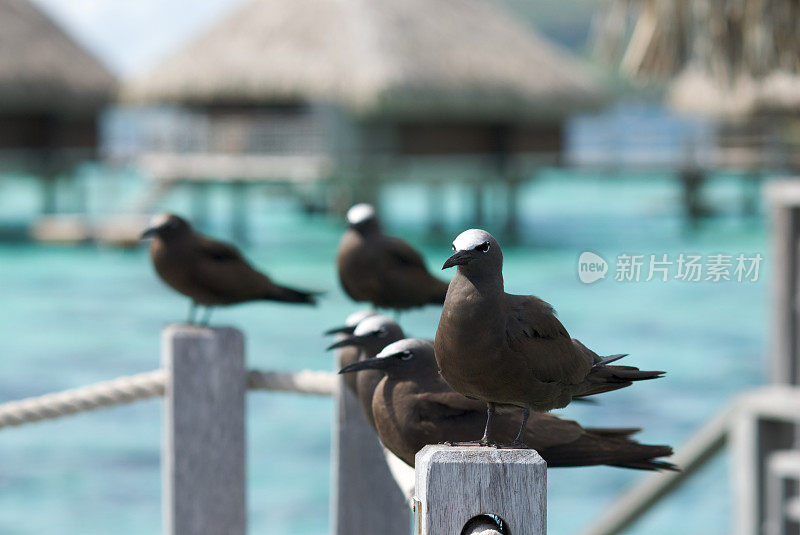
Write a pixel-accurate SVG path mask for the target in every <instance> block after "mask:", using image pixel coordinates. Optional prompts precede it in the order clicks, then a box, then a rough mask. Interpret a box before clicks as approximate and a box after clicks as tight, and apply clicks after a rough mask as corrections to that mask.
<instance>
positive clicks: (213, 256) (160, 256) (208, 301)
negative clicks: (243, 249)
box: [142, 214, 316, 325]
mask: <svg viewBox="0 0 800 535" xmlns="http://www.w3.org/2000/svg"><path fill="white" fill-rule="evenodd" d="M142 238H143V239H144V238H151V239H152V241H151V243H150V259H151V260H152V262H153V266H154V267H155V269H156V273H158V276H159V277H161V280H163V281H164V282H166V283H167V284H168V285H169V286H171V287H172V288H173V289H174V290H176V291H178V292H180V293H182V294H183V295H185V296H187V297H189V299H191V307H190V309H189V318H188V323H190V324H193V323H194V322H195V309H196V307H197V306H198V305H202V306H205V307H206V311H205V314H204V318H203V320H202V321H201V324H202V325H207V324H208V321H209V320H210V317H211V309H212V307H214V306H220V305H234V304H238V303H246V302H248V301H261V300H267V301H282V302H286V303H299V304H307V305H313V304H316V300H315V293H314V292H309V291H305V290H297V289H294V288H289V287H288V286H281V285H279V284H276V283H274V282H273V281H272V280H271V279H270V278H269V277H267V276H266V275H264V274H263V273H261V272H259V271H257V270H255V269H254V268H253V267H252V266H251V265H250V264H249V263H248V262H247V260H245V259H244V257H243V256H242V254H241V253H240V252H239V250H238V249H237V248H236V247H234V246H233V245H231V244H229V243H224V242H221V241H217V240H214V239H212V238H209V237H207V236H204V235H202V234H200V233H199V232H196V231H195V230H193V229H192V227H191V225H190V224H189V223H188V222H187V221H186V220H185V219H183V218H181V217H179V216H177V215H174V214H160V215H157V216H155V217H154V218H153V220H152V221H151V223H150V225H149V227H148V228H147V229H146V230H145V231H144V232H143V233H142Z"/></svg>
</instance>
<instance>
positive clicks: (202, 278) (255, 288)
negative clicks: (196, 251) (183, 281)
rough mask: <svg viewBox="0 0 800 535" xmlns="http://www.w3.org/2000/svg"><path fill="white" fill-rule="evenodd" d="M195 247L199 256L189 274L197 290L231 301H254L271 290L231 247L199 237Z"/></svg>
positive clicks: (262, 278) (263, 276)
mask: <svg viewBox="0 0 800 535" xmlns="http://www.w3.org/2000/svg"><path fill="white" fill-rule="evenodd" d="M198 246H199V247H200V250H201V252H202V254H201V255H199V257H198V259H197V261H196V263H195V265H193V266H192V269H191V271H190V276H191V277H192V279H193V282H194V284H195V285H196V286H197V287H199V288H203V289H204V290H205V291H207V292H211V293H213V294H215V295H224V296H227V297H228V298H231V299H233V300H238V299H256V298H258V297H260V296H261V294H263V293H264V292H266V291H267V290H268V289H269V288H271V286H272V282H271V280H270V279H269V277H267V276H266V275H264V274H263V273H260V272H259V271H256V270H255V269H253V267H252V266H251V265H250V264H249V263H248V262H247V260H246V259H245V258H244V257H243V256H242V254H241V253H240V252H239V250H238V249H237V248H236V247H234V246H233V245H229V244H226V243H223V242H218V241H216V240H212V239H210V238H206V237H202V238H201V239H199V240H198Z"/></svg>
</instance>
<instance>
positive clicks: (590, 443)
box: [540, 429, 678, 470]
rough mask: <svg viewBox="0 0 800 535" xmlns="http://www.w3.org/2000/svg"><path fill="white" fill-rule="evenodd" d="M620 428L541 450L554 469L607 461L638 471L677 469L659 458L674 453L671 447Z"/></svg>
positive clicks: (590, 433) (606, 463)
mask: <svg viewBox="0 0 800 535" xmlns="http://www.w3.org/2000/svg"><path fill="white" fill-rule="evenodd" d="M587 431H589V430H588V429H587ZM617 431H620V430H617V429H605V430H604V429H599V430H592V431H591V432H589V433H586V434H585V435H583V436H581V437H580V438H579V439H578V440H576V441H574V442H572V443H571V444H562V445H559V446H554V447H552V448H545V449H544V450H543V451H541V452H540V453H541V454H542V457H544V459H545V460H546V461H547V464H548V466H551V467H554V468H555V467H567V466H591V465H598V464H605V465H609V466H617V467H622V468H635V469H637V470H678V468H677V467H676V466H675V465H674V464H672V463H670V462H668V461H664V460H661V459H660V457H668V456H670V455H672V448H671V447H669V446H654V445H650V444H641V443H639V442H636V441H635V440H632V439H630V438H628V437H627V436H620V435H618V434H615V433H616V432H617Z"/></svg>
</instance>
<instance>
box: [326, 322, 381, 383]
mask: <svg viewBox="0 0 800 535" xmlns="http://www.w3.org/2000/svg"><path fill="white" fill-rule="evenodd" d="M377 314H378V313H377V312H375V311H374V310H370V309H364V310H359V311H358V312H353V313H352V314H350V315H349V316H347V318H345V320H344V325H343V326H341V327H334V328H333V329H328V330H327V331H325V334H326V335H331V334H333V335H336V342H335V343H334V344H333V345H331V346H330V347H328V349H329V350H330V349H337V351H336V357H337V358H338V360H339V368H343V367H345V366H347V365H349V364H352V363H354V362H358V357H359V355H360V354H361V348H360V347H358V346H357V345H356V344H351V343H349V342H348V343H341V344H340V342H342V341H343V340H348V339H350V338H351V336H350V335H352V334H353V331H354V330H355V328H356V326H357V325H358V324H359V322H361V321H362V320H364V319H366V318H369V317H371V316H376V315H377ZM375 354H376V355H377V352H376V353H375ZM356 379H357V378H356V377H355V376H352V375H349V376H347V377H345V378H344V384H345V385H346V386H347V388H349V389H350V391H351V392H353V393H355V392H356Z"/></svg>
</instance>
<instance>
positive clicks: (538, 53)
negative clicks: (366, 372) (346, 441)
mask: <svg viewBox="0 0 800 535" xmlns="http://www.w3.org/2000/svg"><path fill="white" fill-rule="evenodd" d="M798 24H800V7H798V5H797V3H796V2H794V1H791V0H785V1H781V0H771V1H765V0H695V1H692V2H690V1H688V0H604V1H598V0H557V1H556V0H503V1H501V0H495V1H488V0H424V1H423V0H402V1H401V0H380V1H379V0H255V1H253V0H236V1H230V0H228V1H225V0H193V1H191V2H190V1H189V0H158V1H156V0H139V1H138V2H108V1H103V0H71V1H69V2H65V1H63V0H0V292H2V296H3V302H2V305H3V306H2V313H0V340H2V341H3V343H2V346H3V357H2V359H0V402H5V401H11V400H14V399H18V398H23V397H27V396H34V395H40V394H44V393H47V392H52V391H57V390H62V389H66V388H73V387H77V386H81V385H84V384H89V383H92V382H95V381H101V380H106V379H110V378H113V377H117V376H120V375H127V374H132V373H138V372H142V371H147V370H150V369H152V368H155V367H157V366H158V362H159V331H160V329H161V328H162V327H164V326H166V325H167V324H169V323H172V322H176V321H182V320H183V319H184V317H185V313H186V302H185V299H184V298H182V297H181V296H178V295H177V294H175V293H174V292H172V291H170V290H168V289H167V288H166V287H165V286H164V285H163V284H162V283H160V282H159V281H158V280H157V278H156V276H155V274H154V272H153V271H152V268H151V266H150V263H149V260H148V258H147V254H146V250H145V249H144V248H143V247H141V246H140V244H139V242H138V236H139V234H140V233H141V231H142V229H143V228H144V226H145V224H146V222H147V221H148V219H149V218H150V216H151V215H152V214H154V213H158V212H161V211H174V212H176V213H179V214H182V215H184V216H186V217H187V218H189V219H190V220H191V221H193V223H194V224H195V225H196V226H197V227H198V228H199V229H201V230H202V231H204V232H207V233H209V234H213V235H215V236H218V237H221V238H224V239H227V240H231V241H234V242H236V243H237V244H238V245H240V246H241V247H242V248H243V249H244V251H245V253H246V255H247V256H248V258H250V259H251V260H252V261H253V263H254V264H256V265H257V266H258V267H260V268H262V269H264V270H265V271H267V272H268V273H270V275H272V276H273V277H274V278H275V279H277V280H279V281H282V282H286V283H287V284H291V285H293V286H297V287H304V288H314V289H318V290H321V291H324V292H326V293H325V295H324V297H323V298H322V299H321V303H320V305H319V306H318V307H317V308H315V309H312V310H309V309H305V308H295V307H288V306H281V305H279V304H270V303H264V304H252V305H246V306H240V307H235V308H230V309H220V310H217V311H216V312H215V316H214V321H213V323H214V324H216V325H235V326H237V327H239V328H241V329H242V330H243V331H244V332H245V334H246V336H247V353H248V361H249V362H248V364H249V365H250V366H251V367H257V368H261V369H279V370H299V369H303V368H310V369H332V367H333V358H332V356H331V355H330V354H328V353H326V352H325V351H324V348H325V346H326V345H327V343H329V341H327V340H325V339H324V338H323V337H322V336H321V333H322V332H323V331H324V330H325V329H327V328H329V327H332V326H336V325H339V324H341V322H342V320H343V319H344V318H345V316H346V315H347V314H349V313H351V312H353V311H355V310H358V309H359V308H361V307H360V306H358V305H356V304H354V303H352V302H350V301H349V300H348V298H347V297H346V296H345V295H344V294H343V293H342V291H341V290H340V289H339V286H338V281H337V278H336V273H335V266H334V258H335V252H336V247H337V244H338V240H339V237H340V235H341V232H342V230H343V228H344V224H343V217H342V214H343V213H344V211H346V209H347V208H348V207H349V206H350V205H351V204H353V203H354V202H371V203H374V204H375V205H376V206H377V207H378V210H379V212H380V213H381V215H382V217H383V219H384V221H385V223H386V226H387V227H388V230H389V231H390V232H391V233H393V234H398V235H402V236H404V237H405V238H406V239H407V240H409V241H410V242H411V243H413V244H414V245H415V246H418V247H419V248H420V249H421V250H422V251H423V252H424V254H425V257H426V259H427V260H428V263H429V266H430V267H431V269H435V268H437V267H438V266H439V265H441V262H443V260H444V259H445V258H446V257H447V256H448V255H449V250H450V243H451V241H452V239H453V237H454V236H456V235H457V234H458V233H460V232H461V231H462V230H464V229H466V228H470V227H482V228H486V229H487V230H489V231H490V232H492V233H493V234H494V235H495V236H496V237H498V239H499V240H500V242H501V243H502V245H503V252H504V255H505V280H506V289H507V290H508V291H509V292H514V293H535V294H537V295H539V296H540V297H542V298H543V299H545V300H547V301H549V302H551V303H552V304H553V305H554V306H555V307H556V309H557V310H558V312H559V315H560V318H561V320H562V322H563V323H564V324H565V325H566V326H567V328H568V329H569V330H570V333H571V334H573V335H574V336H576V337H579V338H580V339H581V340H582V341H583V342H584V343H586V345H588V346H589V347H592V348H594V349H595V350H597V351H598V353H601V354H610V353H618V352H625V353H630V354H631V357H630V359H631V362H630V364H633V365H636V366H639V367H641V368H643V369H663V370H666V371H667V372H668V374H667V376H666V378H665V379H662V380H659V381H654V382H652V383H648V384H642V385H638V386H637V387H635V388H629V389H624V390H620V391H618V392H614V393H611V394H607V395H605V396H603V398H604V399H602V400H601V401H600V403H599V404H597V405H591V406H587V405H576V406H570V407H568V408H567V409H565V410H563V411H559V414H563V415H565V416H567V417H570V418H574V419H576V420H578V421H579V422H580V423H581V424H583V425H584V426H595V427H596V426H619V427H643V428H644V431H643V432H642V433H641V435H640V436H639V438H640V440H641V441H643V442H648V443H656V444H671V445H673V446H679V445H680V444H681V443H682V442H684V441H685V440H686V438H687V437H688V436H689V435H690V434H691V433H692V432H693V431H694V430H696V429H697V428H699V427H700V426H701V425H702V424H703V423H704V422H705V421H707V420H708V419H709V418H710V417H711V416H712V415H714V414H715V413H716V412H717V411H718V410H720V409H721V408H722V407H724V406H725V405H726V403H727V402H728V401H730V399H732V398H733V397H734V396H735V395H736V394H737V393H739V392H741V391H743V390H745V389H747V388H749V387H753V386H756V385H759V384H762V383H764V382H766V381H767V380H768V368H769V362H768V358H767V355H768V351H767V349H768V347H769V340H768V333H769V329H768V307H769V295H768V284H767V280H768V279H769V275H770V270H771V269H772V263H771V261H772V255H771V252H770V247H769V226H768V224H767V221H766V219H767V218H766V217H765V213H766V209H765V205H764V202H763V201H762V195H761V190H762V185H763V183H764V182H766V181H769V180H771V179H773V178H775V177H785V176H787V175H791V174H795V175H796V174H797V173H798V170H799V169H800V114H798V112H799V111H800V31H798ZM584 251H591V252H594V253H596V254H598V255H600V256H601V257H603V258H604V259H605V260H606V261H608V263H609V273H608V275H607V276H606V278H605V279H601V280H599V281H597V282H595V283H593V284H584V283H582V282H581V281H580V279H579V277H578V258H579V256H580V254H581V253H582V252H584ZM681 253H683V254H686V255H688V254H692V255H701V256H702V257H703V258H707V257H708V255H715V254H722V255H731V257H733V258H734V266H733V267H735V257H736V256H737V255H739V254H743V255H745V256H747V257H753V256H755V255H756V254H760V255H761V256H762V257H763V259H764V260H763V262H761V265H760V272H759V273H758V275H757V276H756V277H752V276H751V277H748V278H746V279H745V280H742V281H739V280H737V279H736V277H735V276H731V278H730V280H724V279H723V280H719V281H714V280H705V275H704V276H703V277H701V280H699V281H686V280H680V279H679V278H676V275H677V274H678V272H677V265H672V266H671V267H670V272H669V277H667V279H668V280H666V281H663V280H662V278H661V276H660V274H659V275H657V276H655V277H653V278H652V280H650V281H646V280H645V279H647V278H648V277H647V274H648V260H649V258H650V255H656V256H657V257H658V258H659V259H660V258H662V256H663V255H668V258H669V259H670V260H672V261H676V260H677V258H678V257H679V255H680V254H681ZM623 254H627V255H642V258H643V262H644V266H643V268H642V275H641V278H640V279H639V280H638V281H637V280H632V281H631V280H628V281H621V280H615V279H616V277H615V268H616V264H617V262H616V260H617V259H618V257H619V256H620V255H623ZM733 267H731V270H730V272H731V275H733ZM447 276H449V275H447ZM438 317H439V310H437V309H435V308H433V307H430V308H427V309H421V310H417V311H413V312H410V313H407V314H403V316H402V319H401V322H402V324H403V326H404V328H405V330H406V332H410V333H412V334H413V335H415V336H418V337H431V338H432V337H433V335H434V333H435V330H436V324H437V321H438ZM247 403H248V485H249V486H248V493H249V495H248V500H249V501H248V514H249V532H250V533H265V532H268V531H269V530H270V529H276V528H280V529H281V530H282V531H288V530H289V529H291V530H292V532H294V533H298V534H322V533H328V532H330V526H329V519H328V517H329V510H328V509H329V505H328V502H329V488H330V462H329V455H330V454H329V451H330V434H331V429H330V427H331V422H332V419H333V418H332V414H333V407H332V403H331V401H330V399H327V398H323V399H318V398H309V397H301V396H296V395H288V394H286V395H282V394H263V393H260V394H259V393H256V394H251V395H249V396H248V399H247ZM160 425H161V421H160V415H159V402H158V401H148V402H144V403H139V404H135V405H132V406H125V407H121V408H115V409H112V410H107V411H100V412H97V413H92V414H85V415H78V416H75V417H73V418H68V419H62V420H56V421H52V422H45V423H41V424H37V425H33V426H25V427H19V428H7V429H3V430H2V431H0V458H2V459H3V462H2V463H0V533H3V534H13V535H28V534H39V533H50V534H60V533H63V534H67V533H82V534H85V535H91V534H100V533H109V532H113V533H116V534H119V535H127V534H130V535H141V534H142V533H154V532H157V531H158V530H159V529H160V521H161V520H160V514H161V513H160V484H161V480H160V475H159V447H160ZM728 473H729V472H728V470H727V468H726V464H725V459H724V457H719V458H716V459H715V460H714V461H712V462H711V463H710V464H709V465H707V466H706V467H704V468H703V470H702V471H701V472H699V473H698V474H696V475H695V476H694V477H693V478H691V479H690V480H689V481H688V482H687V484H686V485H684V486H683V487H682V488H681V489H680V490H679V491H678V492H677V493H675V494H673V495H672V496H670V497H669V498H668V499H666V500H664V501H663V502H662V503H660V504H658V506H657V507H655V508H654V509H653V510H652V511H650V512H649V513H648V514H647V515H646V516H645V517H644V519H643V520H641V521H640V522H638V523H637V524H635V525H634V527H633V528H631V530H630V532H631V533H639V534H644V533H647V534H671V533H677V532H684V533H705V534H707V535H712V534H720V535H721V534H724V533H729V532H731V530H732V525H731V522H732V520H731V519H732V497H731V492H730V490H729V484H728V483H729V478H728ZM639 475H640V474H636V473H633V472H631V471H625V470H622V469H615V468H608V467H600V468H590V469H555V470H551V471H550V472H549V474H548V478H549V480H548V500H549V503H548V507H549V511H548V522H549V529H550V531H551V533H556V534H561V533H571V532H576V531H579V530H580V529H582V528H585V527H586V526H587V525H589V524H591V522H592V520H593V519H594V518H596V517H597V516H598V515H599V514H600V512H601V511H603V510H604V509H605V508H607V507H609V505H610V504H611V503H613V502H614V500H615V498H616V497H617V496H618V495H619V494H620V493H621V492H622V491H623V490H624V489H625V488H627V487H628V486H629V485H630V484H631V483H633V482H634V481H635V480H636V478H637V476H639Z"/></svg>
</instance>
